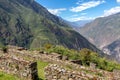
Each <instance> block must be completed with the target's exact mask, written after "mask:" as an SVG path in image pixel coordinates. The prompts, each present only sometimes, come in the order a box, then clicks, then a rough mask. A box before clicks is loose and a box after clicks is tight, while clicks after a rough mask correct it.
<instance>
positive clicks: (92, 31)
mask: <svg viewBox="0 0 120 80" xmlns="http://www.w3.org/2000/svg"><path fill="white" fill-rule="evenodd" d="M79 32H80V33H81V34H82V35H83V36H85V37H86V38H87V39H89V41H91V42H92V43H94V44H95V45H96V46H97V47H100V48H102V47H104V46H106V45H109V44H110V43H111V42H113V41H115V40H117V39H119V38H120V13H117V14H114V15H110V16H108V17H101V18H97V19H95V20H94V21H92V22H91V23H88V24H86V25H85V26H84V27H82V28H80V30H79Z"/></svg>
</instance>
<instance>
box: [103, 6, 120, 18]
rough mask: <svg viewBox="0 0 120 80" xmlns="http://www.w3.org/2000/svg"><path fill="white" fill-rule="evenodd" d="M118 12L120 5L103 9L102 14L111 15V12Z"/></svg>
mask: <svg viewBox="0 0 120 80" xmlns="http://www.w3.org/2000/svg"><path fill="white" fill-rule="evenodd" d="M118 12H120V6H117V7H113V8H111V9H109V10H104V15H103V16H109V15H112V14H116V13H118Z"/></svg>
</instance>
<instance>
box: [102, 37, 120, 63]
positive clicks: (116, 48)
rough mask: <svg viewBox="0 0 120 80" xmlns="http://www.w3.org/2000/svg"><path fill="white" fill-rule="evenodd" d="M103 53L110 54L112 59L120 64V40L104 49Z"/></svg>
mask: <svg viewBox="0 0 120 80" xmlns="http://www.w3.org/2000/svg"><path fill="white" fill-rule="evenodd" d="M103 52H104V53H106V54H108V55H109V56H110V58H111V59H115V60H116V61H118V62H119V63H120V39H118V40H116V41H114V42H113V43H111V44H109V45H107V46H105V47H104V48H103Z"/></svg>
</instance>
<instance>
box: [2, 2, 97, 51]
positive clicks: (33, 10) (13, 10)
mask: <svg viewBox="0 0 120 80" xmlns="http://www.w3.org/2000/svg"><path fill="white" fill-rule="evenodd" d="M29 1H30V0H12V1H10V0H4V1H2V3H0V15H1V16H0V25H1V29H0V32H2V33H1V37H0V43H2V44H5V45H8V44H12V45H16V46H22V47H26V48H29V49H33V48H42V47H43V45H44V44H45V43H51V44H53V45H63V46H66V47H68V48H70V49H72V48H73V49H79V48H83V47H85V48H89V49H92V50H95V51H96V50H97V51H99V50H98V49H97V48H96V47H95V46H93V45H92V44H91V43H89V42H88V41H87V40H86V39H85V38H84V37H82V36H81V35H80V34H79V33H78V32H76V31H74V30H73V29H72V28H71V27H70V26H68V24H67V23H66V22H65V21H64V20H62V19H61V18H59V17H57V16H55V15H52V14H50V13H49V12H48V10H47V9H46V8H44V7H42V6H41V5H38V4H37V2H36V1H33V3H34V4H30V3H29ZM9 3H11V4H12V5H11V4H9ZM21 3H22V4H21ZM23 3H24V4H23ZM16 5H18V6H16ZM6 6H7V7H6Z"/></svg>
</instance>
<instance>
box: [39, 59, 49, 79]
mask: <svg viewBox="0 0 120 80" xmlns="http://www.w3.org/2000/svg"><path fill="white" fill-rule="evenodd" d="M37 64H38V66H37V67H38V76H39V79H40V80H45V76H44V68H45V67H46V66H47V65H48V63H47V62H43V61H37Z"/></svg>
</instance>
